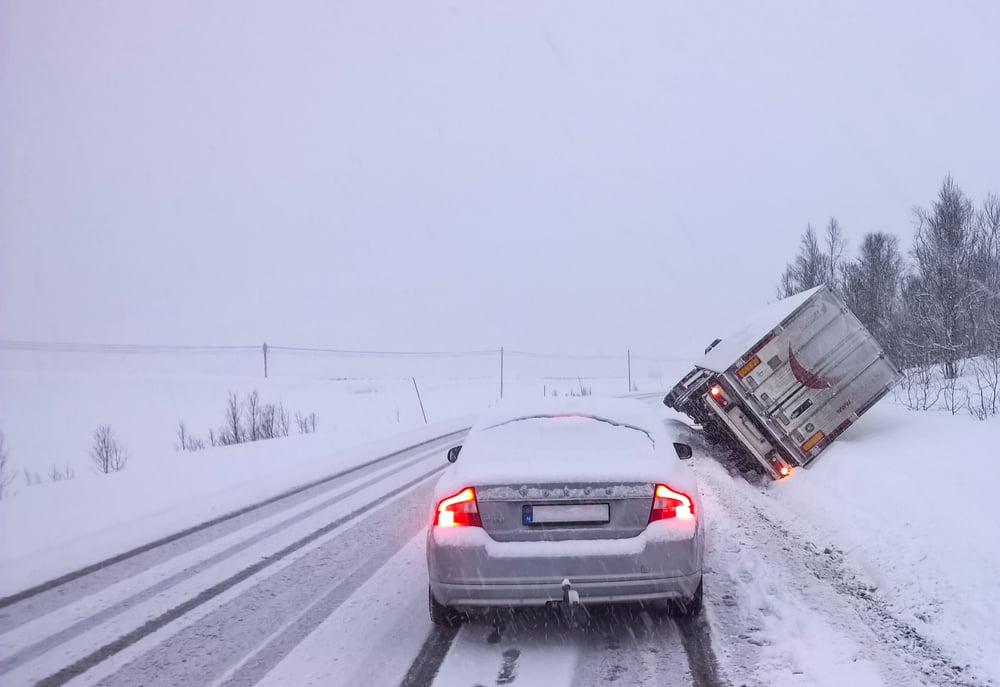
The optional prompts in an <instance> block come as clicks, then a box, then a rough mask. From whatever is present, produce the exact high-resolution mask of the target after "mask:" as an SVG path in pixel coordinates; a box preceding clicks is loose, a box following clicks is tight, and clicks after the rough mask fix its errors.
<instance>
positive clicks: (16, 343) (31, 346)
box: [0, 339, 260, 354]
mask: <svg viewBox="0 0 1000 687" xmlns="http://www.w3.org/2000/svg"><path fill="white" fill-rule="evenodd" d="M0 349H3V350H8V351H37V352H47V353H126V354H129V353H156V354H161V353H179V354H184V353H239V352H243V353H253V352H257V351H259V350H260V346H213V345H207V344H206V345H172V344H112V343H83V342H73V341H27V340H21V339H0Z"/></svg>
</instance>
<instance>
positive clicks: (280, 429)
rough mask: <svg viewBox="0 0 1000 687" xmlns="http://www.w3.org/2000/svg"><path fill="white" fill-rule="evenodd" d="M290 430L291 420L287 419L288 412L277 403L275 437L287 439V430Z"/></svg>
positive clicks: (282, 405)
mask: <svg viewBox="0 0 1000 687" xmlns="http://www.w3.org/2000/svg"><path fill="white" fill-rule="evenodd" d="M290 428H291V420H290V418H289V417H288V411H287V410H285V406H284V404H282V403H280V402H279V403H278V409H277V433H276V436H280V437H287V436H288V430H289V429H290Z"/></svg>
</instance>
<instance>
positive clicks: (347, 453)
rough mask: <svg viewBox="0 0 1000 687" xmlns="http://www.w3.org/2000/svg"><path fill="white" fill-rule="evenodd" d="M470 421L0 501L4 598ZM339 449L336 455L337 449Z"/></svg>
mask: <svg viewBox="0 0 1000 687" xmlns="http://www.w3.org/2000/svg"><path fill="white" fill-rule="evenodd" d="M471 420H472V418H471V417H466V418H457V419H455V420H451V421H446V422H440V423H436V424H433V425H428V426H426V427H421V428H419V429H416V430H411V431H408V432H403V433H398V434H394V435H393V434H390V433H391V432H392V430H391V429H388V428H387V429H386V430H384V431H385V433H386V434H390V436H387V437H384V438H381V439H378V440H376V441H369V442H367V443H362V444H361V445H356V446H353V447H351V448H343V447H341V445H340V444H339V441H338V438H337V437H336V435H331V434H322V433H318V434H311V435H305V436H297V437H288V438H285V439H274V440H270V441H258V442H253V443H249V444H240V445H237V446H229V447H222V448H215V449H206V450H204V451H196V452H185V453H174V452H171V451H169V450H168V451H167V452H166V453H163V454H161V455H160V456H159V460H150V461H148V462H147V463H146V464H143V465H140V466H133V467H130V468H129V469H127V470H125V471H124V472H120V473H115V474H111V475H102V476H101V477H100V478H94V479H79V480H72V481H64V482H58V483H54V484H48V485H44V486H43V487H32V488H30V489H25V490H24V491H23V492H22V493H20V494H18V495H17V497H16V498H11V499H5V500H4V501H2V502H0V569H2V570H3V571H4V574H3V575H2V576H0V596H5V595H9V594H11V593H14V592H16V591H18V590H20V589H24V588H26V587H30V586H32V585H34V584H38V583H40V582H43V581H45V580H48V579H52V578H54V577H57V576H59V575H61V574H64V573H67V572H70V571H72V570H76V569H78V568H80V567H83V566H86V565H89V564H91V563H95V562H97V561H100V560H103V559H105V558H108V557H110V556H114V555H116V554H119V553H122V552H124V551H128V550H129V549H131V548H134V547H136V546H140V545H142V544H145V543H147V542H150V541H154V540H156V539H158V538H160V537H164V536H167V535H169V534H172V533H174V532H177V531H180V530H183V529H186V528H188V527H191V526H194V525H197V524H199V523H201V522H204V521H206V520H210V519H212V518H214V517H217V516H220V515H224V514H226V513H229V512H231V511H233V510H236V509H238V508H241V507H243V506H246V505H248V504H251V503H255V502H258V501H261V500H264V499H267V498H269V497H271V496H274V495H276V494H280V493H281V492H283V491H286V490H288V489H291V488H294V487H297V486H299V485H301V484H304V483H307V482H309V481H312V480H316V479H319V478H322V477H325V476H327V475H331V474H334V473H336V472H338V471H341V470H344V469H347V468H350V467H353V466H355V465H359V464H361V463H364V462H366V461H368V460H371V459H373V458H376V457H378V456H381V455H384V454H386V453H389V452H392V451H395V450H399V449H402V448H405V447H407V446H410V445H412V444H415V443H418V442H420V441H423V440H426V439H429V438H432V437H434V436H437V435H440V434H444V433H447V432H452V431H456V430H459V429H462V428H464V427H468V426H469V423H470V422H471ZM338 447H339V450H338Z"/></svg>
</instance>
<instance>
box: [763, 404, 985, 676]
mask: <svg viewBox="0 0 1000 687" xmlns="http://www.w3.org/2000/svg"><path fill="white" fill-rule="evenodd" d="M998 443H1000V420H996V419H994V420H991V421H987V422H975V421H972V420H970V419H969V418H968V417H967V416H964V415H958V416H952V415H949V414H945V413H938V412H933V411H929V412H913V411H908V410H906V409H904V408H902V407H901V406H899V405H897V404H893V403H882V404H879V405H877V406H875V408H873V409H872V410H871V411H870V412H869V413H868V414H866V415H865V416H864V417H863V418H861V420H860V421H858V422H857V423H856V424H855V425H854V426H853V427H852V428H851V429H850V430H849V431H848V432H846V433H845V434H844V435H843V436H842V437H841V438H840V439H838V440H837V442H836V443H835V444H833V445H832V446H831V447H830V448H829V449H828V451H827V454H826V455H824V457H823V460H821V461H817V464H816V465H815V466H814V467H812V468H810V469H808V470H800V471H799V472H797V473H796V475H795V476H794V478H792V479H790V480H785V481H782V482H779V483H776V484H774V485H773V486H772V488H771V489H770V490H769V492H768V493H769V494H770V495H772V496H773V497H774V498H775V499H777V500H779V501H780V502H782V504H784V505H786V506H788V507H789V510H791V511H793V512H794V513H795V514H796V517H802V518H804V519H806V520H808V521H809V522H810V523H812V524H813V525H815V526H816V527H817V528H818V529H819V531H820V532H821V533H822V534H823V535H824V536H826V537H827V538H828V540H829V541H827V542H817V544H818V545H820V546H823V545H828V544H834V545H836V546H837V547H838V548H839V549H842V550H843V551H845V552H846V554H847V558H848V560H849V561H850V562H852V563H853V564H854V565H855V566H856V567H858V568H860V569H861V570H863V571H864V572H865V573H866V574H867V575H868V576H870V579H871V580H872V581H873V583H874V584H875V585H876V586H877V588H878V593H879V594H880V595H882V596H883V597H884V598H885V599H887V600H888V601H889V602H890V603H891V604H892V608H893V611H894V613H895V614H896V615H898V616H899V617H901V618H903V619H905V620H906V621H907V622H910V623H912V624H913V625H914V627H916V628H917V629H918V631H919V632H920V633H921V634H925V635H926V636H928V637H930V638H932V639H933V640H934V641H935V642H937V643H938V644H939V645H941V646H943V647H946V648H948V649H949V650H950V651H952V652H953V654H954V655H955V656H957V657H958V658H960V659H961V660H963V661H966V662H968V663H971V664H972V665H973V666H975V667H978V668H980V669H983V670H984V671H985V672H986V673H987V674H988V675H989V676H990V677H992V678H993V679H994V680H1000V651H998V650H997V648H998V647H1000V624H998V623H997V622H996V618H997V617H1000V578H998V577H997V574H996V573H997V571H998V570H1000V545H998V544H1000V538H998V536H997V529H996V528H997V523H998V522H1000V499H998V498H997V496H996V487H997V485H998V484H1000V460H998V456H1000V450H998V449H997V445H998Z"/></svg>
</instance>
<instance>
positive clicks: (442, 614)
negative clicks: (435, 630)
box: [427, 587, 464, 627]
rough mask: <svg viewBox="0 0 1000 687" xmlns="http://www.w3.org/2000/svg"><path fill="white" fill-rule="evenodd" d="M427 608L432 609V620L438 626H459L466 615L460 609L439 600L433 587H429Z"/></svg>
mask: <svg viewBox="0 0 1000 687" xmlns="http://www.w3.org/2000/svg"><path fill="white" fill-rule="evenodd" d="M427 608H428V610H429V611H430V615H431V622H432V623H434V624H435V625H437V626H438V627H458V626H459V625H461V624H462V621H463V620H464V616H463V615H462V614H461V613H459V612H458V611H456V610H454V609H452V608H448V607H447V606H444V605H442V604H439V603H438V602H437V599H435V598H434V594H433V592H431V588H430V587H428V588H427Z"/></svg>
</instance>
